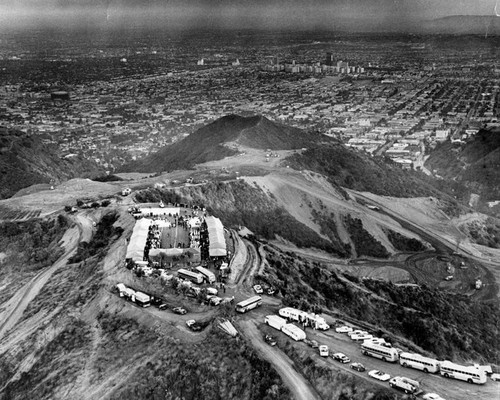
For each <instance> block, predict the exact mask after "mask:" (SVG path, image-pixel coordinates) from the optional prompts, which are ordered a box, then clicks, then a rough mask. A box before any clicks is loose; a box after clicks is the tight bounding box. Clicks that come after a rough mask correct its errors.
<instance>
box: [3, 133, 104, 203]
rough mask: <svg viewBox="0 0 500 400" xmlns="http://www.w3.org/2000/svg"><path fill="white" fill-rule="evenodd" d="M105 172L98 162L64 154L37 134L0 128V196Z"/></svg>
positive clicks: (9, 195)
mask: <svg viewBox="0 0 500 400" xmlns="http://www.w3.org/2000/svg"><path fill="white" fill-rule="evenodd" d="M102 173H103V171H102V170H101V169H100V168H99V167H98V166H97V164H95V163H94V162H92V161H89V160H86V159H84V158H83V157H80V156H76V157H71V158H60V156H59V154H58V153H57V149H55V148H54V147H52V146H49V145H46V144H44V143H43V142H42V141H41V139H40V138H38V137H37V136H35V135H27V134H25V133H23V132H19V131H13V130H2V131H0V199H5V198H8V197H11V196H12V195H14V194H15V193H16V192H17V191H19V190H20V189H23V188H25V187H28V186H31V185H34V184H40V183H46V184H48V183H50V182H60V181H65V180H67V179H70V178H75V177H89V176H93V175H99V174H102Z"/></svg>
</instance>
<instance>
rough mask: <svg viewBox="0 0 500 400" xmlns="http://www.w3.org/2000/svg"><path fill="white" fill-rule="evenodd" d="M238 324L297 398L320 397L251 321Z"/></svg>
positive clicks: (303, 399)
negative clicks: (263, 338) (266, 341)
mask: <svg viewBox="0 0 500 400" xmlns="http://www.w3.org/2000/svg"><path fill="white" fill-rule="evenodd" d="M239 325H241V326H242V327H243V329H240V331H241V332H244V334H245V336H246V337H247V338H248V339H250V341H251V342H252V345H253V347H254V348H255V349H256V350H257V352H258V353H259V354H260V356H262V357H263V358H264V359H265V360H267V361H269V362H270V363H271V365H272V366H273V367H274V368H275V369H276V371H277V372H278V374H279V375H280V376H281V378H282V379H283V382H284V383H285V385H286V386H288V388H289V389H290V391H291V392H292V393H293V394H294V396H295V398H296V399H297V400H313V399H315V400H316V399H321V397H320V396H319V394H317V393H316V392H315V390H314V388H313V387H312V386H311V385H310V384H309V382H308V381H307V380H306V379H305V378H304V377H303V376H302V375H301V374H299V373H298V372H297V371H296V370H295V369H294V367H293V364H292V362H291V361H290V359H289V358H288V357H287V356H286V355H284V354H283V353H282V352H281V351H280V350H279V349H276V348H274V347H271V346H269V345H268V344H266V343H265V342H264V341H263V340H262V335H261V333H260V332H259V331H258V329H257V327H256V326H255V324H254V323H253V322H252V321H239Z"/></svg>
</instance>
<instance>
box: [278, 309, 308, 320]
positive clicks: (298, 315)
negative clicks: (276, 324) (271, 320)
mask: <svg viewBox="0 0 500 400" xmlns="http://www.w3.org/2000/svg"><path fill="white" fill-rule="evenodd" d="M278 314H279V315H280V316H282V317H283V318H286V319H288V320H293V321H296V322H302V321H303V319H304V318H305V315H306V314H307V313H305V312H304V311H300V310H297V309H296V308H292V307H285V308H280V309H279V311H278Z"/></svg>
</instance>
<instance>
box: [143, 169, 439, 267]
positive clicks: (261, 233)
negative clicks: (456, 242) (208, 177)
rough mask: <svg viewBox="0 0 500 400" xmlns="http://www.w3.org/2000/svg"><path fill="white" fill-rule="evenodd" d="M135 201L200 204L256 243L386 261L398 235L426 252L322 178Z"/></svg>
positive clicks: (287, 178) (258, 179)
mask: <svg viewBox="0 0 500 400" xmlns="http://www.w3.org/2000/svg"><path fill="white" fill-rule="evenodd" d="M135 199H136V201H138V202H158V201H160V200H161V201H163V202H173V203H176V202H188V203H194V204H203V205H204V206H205V207H206V208H207V209H208V210H209V211H210V213H212V214H214V215H216V216H217V217H219V218H220V219H221V220H222V221H223V223H224V225H226V226H228V227H233V228H238V227H240V226H246V227H247V228H248V229H250V230H251V231H252V232H254V233H255V235H256V236H258V237H261V238H264V239H267V240H285V241H287V242H289V243H293V244H294V245H296V246H298V247H300V248H316V249H321V250H325V251H326V252H328V253H330V254H331V255H334V256H336V257H341V258H347V257H358V256H369V257H376V258H388V257H389V256H390V255H391V254H395V253H397V252H399V249H398V246H395V245H394V242H395V241H394V239H393V236H394V235H396V234H399V235H400V236H401V238H400V241H404V240H409V241H410V240H414V241H415V243H413V242H410V243H411V244H413V246H415V248H416V249H418V250H421V249H427V248H429V247H430V246H428V245H426V244H424V243H422V242H421V240H420V238H419V237H418V236H415V235H414V234H412V233H411V232H409V231H407V230H406V229H403V228H402V227H401V226H400V225H399V224H398V223H397V222H395V221H394V220H392V219H391V218H388V217H386V216H384V215H382V214H380V213H378V212H376V211H371V210H369V209H367V208H366V207H364V206H363V205H360V204H358V203H357V202H353V201H351V200H348V199H346V198H345V197H343V194H342V191H341V190H338V189H336V188H335V187H333V186H332V185H331V184H330V183H329V182H327V181H326V180H325V179H324V178H322V177H321V176H319V175H317V174H301V173H299V172H296V171H293V170H290V169H287V170H282V171H280V172H276V173H271V174H268V175H265V176H253V177H243V178H242V179H240V180H235V181H228V182H218V183H216V182H209V183H207V184H204V185H196V186H186V187H179V188H176V189H174V190H169V189H166V190H158V189H149V190H145V191H142V192H139V193H137V194H136V195H135ZM391 239H392V240H391ZM399 247H401V246H399ZM410 247H411V246H410ZM404 250H408V251H413V249H412V248H404Z"/></svg>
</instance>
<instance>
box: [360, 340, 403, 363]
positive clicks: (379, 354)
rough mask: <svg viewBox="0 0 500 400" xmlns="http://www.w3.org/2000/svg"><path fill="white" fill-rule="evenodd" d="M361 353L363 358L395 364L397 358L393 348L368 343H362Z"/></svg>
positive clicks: (397, 355)
mask: <svg viewBox="0 0 500 400" xmlns="http://www.w3.org/2000/svg"><path fill="white" fill-rule="evenodd" d="M361 352H362V353H363V354H364V355H365V356H372V357H375V358H380V359H381V360H382V361H389V362H396V361H397V360H398V358H399V354H398V351H397V350H396V349H395V348H393V347H387V346H383V345H381V344H375V343H372V342H370V341H365V342H363V344H362V345H361Z"/></svg>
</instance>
